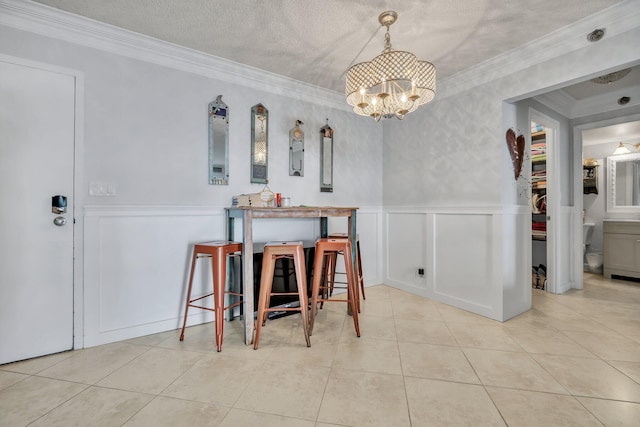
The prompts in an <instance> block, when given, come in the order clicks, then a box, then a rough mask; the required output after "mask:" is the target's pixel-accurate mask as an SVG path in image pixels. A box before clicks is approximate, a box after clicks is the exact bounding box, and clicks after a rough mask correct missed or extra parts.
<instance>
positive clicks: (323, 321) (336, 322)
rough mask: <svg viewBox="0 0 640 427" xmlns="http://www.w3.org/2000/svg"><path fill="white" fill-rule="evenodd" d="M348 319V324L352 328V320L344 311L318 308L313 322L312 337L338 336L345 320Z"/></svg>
mask: <svg viewBox="0 0 640 427" xmlns="http://www.w3.org/2000/svg"><path fill="white" fill-rule="evenodd" d="M347 320H348V321H349V325H350V327H351V328H353V322H352V321H351V317H350V316H346V313H342V312H338V311H335V310H325V309H322V310H318V311H316V318H315V320H314V322H313V331H312V336H313V337H338V338H339V337H340V335H342V329H343V327H344V324H345V322H346V321H347Z"/></svg>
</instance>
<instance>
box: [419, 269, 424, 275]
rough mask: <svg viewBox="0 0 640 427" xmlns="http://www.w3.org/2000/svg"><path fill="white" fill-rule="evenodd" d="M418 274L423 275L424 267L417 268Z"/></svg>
mask: <svg viewBox="0 0 640 427" xmlns="http://www.w3.org/2000/svg"><path fill="white" fill-rule="evenodd" d="M418 276H424V268H418Z"/></svg>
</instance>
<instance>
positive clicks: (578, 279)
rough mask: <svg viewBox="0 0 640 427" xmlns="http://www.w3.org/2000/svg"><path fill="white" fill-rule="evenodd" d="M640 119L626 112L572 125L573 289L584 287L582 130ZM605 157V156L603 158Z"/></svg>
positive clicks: (604, 167)
mask: <svg viewBox="0 0 640 427" xmlns="http://www.w3.org/2000/svg"><path fill="white" fill-rule="evenodd" d="M638 120H640V114H627V115H624V116H617V117H612V118H609V119H603V120H597V121H594V122H589V123H583V124H578V125H574V126H573V147H574V149H573V152H574V156H573V170H574V176H573V180H574V196H573V199H574V201H575V202H574V206H575V211H576V212H575V219H574V233H575V234H574V235H575V239H574V242H573V246H574V251H575V257H574V263H575V265H574V267H575V271H574V277H575V280H574V286H573V288H574V289H584V280H583V274H584V259H583V253H582V233H583V231H582V223H583V221H582V211H583V209H584V199H583V197H584V194H583V191H582V157H583V142H582V132H583V131H585V130H589V129H597V128H601V127H607V126H613V125H617V124H620V123H628V122H635V121H638ZM605 159H606V158H605ZM602 168H603V170H602V171H600V173H601V176H602V177H603V178H604V184H605V185H604V186H603V187H604V188H602V189H601V193H602V194H604V195H605V197H608V194H607V193H606V183H607V173H606V172H607V171H606V165H602ZM608 216H609V212H607V211H606V210H605V218H606V217H608Z"/></svg>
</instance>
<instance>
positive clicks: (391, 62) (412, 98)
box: [345, 11, 436, 121]
mask: <svg viewBox="0 0 640 427" xmlns="http://www.w3.org/2000/svg"><path fill="white" fill-rule="evenodd" d="M397 19H398V14H397V13H396V12H394V11H387V12H383V13H381V14H380V16H379V17H378V22H380V25H381V26H383V27H387V33H386V34H385V36H384V39H385V44H384V50H383V51H382V53H381V54H380V55H378V56H376V57H375V58H373V59H372V60H371V61H369V62H361V63H359V64H355V65H354V66H352V67H351V68H349V70H348V71H347V79H346V80H347V81H346V85H345V95H346V97H347V103H349V105H351V106H352V107H353V111H354V112H355V113H356V114H359V115H361V116H370V117H373V118H374V119H375V120H376V121H379V120H380V119H381V118H385V119H388V118H391V117H396V118H398V119H400V120H402V119H404V117H405V116H406V115H407V114H408V113H410V112H412V111H415V110H416V109H417V108H418V107H419V106H421V105H423V104H426V103H427V102H429V101H431V100H433V98H434V97H435V95H436V67H434V65H433V64H432V63H430V62H427V61H420V60H418V58H417V57H416V56H415V55H414V54H413V53H411V52H405V51H400V50H394V49H393V48H392V47H391V36H390V35H389V27H390V26H391V25H392V24H393V23H394V22H396V20H397Z"/></svg>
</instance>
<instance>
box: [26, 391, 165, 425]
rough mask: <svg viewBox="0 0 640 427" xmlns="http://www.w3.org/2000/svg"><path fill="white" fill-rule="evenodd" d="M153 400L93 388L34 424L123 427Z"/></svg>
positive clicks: (148, 396)
mask: <svg viewBox="0 0 640 427" xmlns="http://www.w3.org/2000/svg"><path fill="white" fill-rule="evenodd" d="M151 399H153V396H152V395H149V394H142V393H133V392H129V391H123V390H112V389H108V388H101V387H90V388H88V389H87V390H85V391H83V392H82V393H80V394H78V395H77V396H75V397H74V398H73V399H71V400H69V401H67V402H65V403H64V404H63V405H60V406H59V407H57V408H56V409H54V410H53V411H51V412H49V413H48V414H47V415H45V416H44V417H42V418H40V419H38V420H37V421H36V422H34V423H33V424H31V425H32V426H33V427H57V426H60V427H66V426H69V425H79V426H81V425H91V426H115V425H122V424H123V423H124V422H125V421H127V420H128V419H129V418H131V416H133V415H134V414H135V413H136V412H138V411H139V410H140V409H141V408H143V407H144V405H146V404H147V403H149V402H150V401H151Z"/></svg>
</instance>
